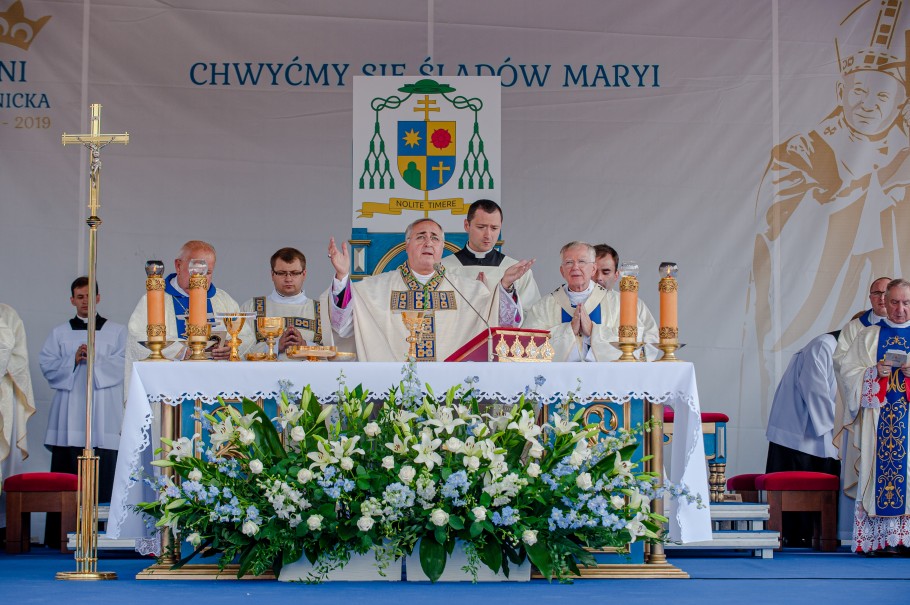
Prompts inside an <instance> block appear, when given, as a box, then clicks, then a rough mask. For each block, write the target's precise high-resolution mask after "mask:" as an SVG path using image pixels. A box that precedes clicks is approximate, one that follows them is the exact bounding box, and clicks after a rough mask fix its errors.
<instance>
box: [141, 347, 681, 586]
mask: <svg viewBox="0 0 910 605" xmlns="http://www.w3.org/2000/svg"><path fill="white" fill-rule="evenodd" d="M403 373H404V379H403V380H402V381H401V383H400V385H399V386H398V387H396V388H395V389H393V390H392V392H391V394H390V395H389V396H388V397H387V398H386V400H385V401H384V402H382V404H381V405H379V406H377V405H374V403H371V402H370V395H369V393H367V392H364V391H363V390H362V389H361V388H360V387H357V388H354V389H348V388H347V387H346V386H345V385H344V382H343V380H344V379H343V375H342V378H341V384H340V386H339V391H338V395H337V401H336V403H335V404H333V405H328V406H322V405H320V404H319V402H318V401H317V400H316V398H315V397H314V396H313V394H312V393H311V391H310V390H309V387H307V388H306V389H304V390H303V393H302V394H301V396H300V397H299V398H296V399H292V398H290V397H288V396H287V394H286V393H284V394H282V397H281V399H280V401H279V402H278V414H277V417H275V418H269V417H268V416H267V415H266V414H265V413H264V412H263V411H262V410H261V409H260V408H259V407H258V406H257V405H256V404H255V403H253V402H252V401H249V400H244V401H243V404H242V410H238V409H236V408H235V407H231V406H225V405H223V406H222V407H221V408H220V409H219V411H217V412H216V413H215V414H214V415H206V419H207V423H206V424H207V428H208V429H209V433H210V435H209V441H210V444H211V445H210V447H209V448H207V449H205V451H203V452H202V456H201V458H196V457H194V450H195V449H196V441H197V439H198V435H194V437H193V438H192V439H190V438H187V437H183V438H181V439H179V440H177V441H175V442H169V441H165V445H167V446H168V448H169V451H168V450H165V451H166V456H165V457H164V458H163V459H160V460H156V461H155V462H154V463H153V464H155V465H157V466H160V467H171V468H172V469H173V470H174V471H175V475H176V476H179V478H180V481H179V482H175V481H172V480H171V479H169V478H166V477H164V476H162V477H160V478H159V479H158V480H157V483H156V485H157V486H158V499H157V500H156V501H154V502H146V503H142V504H140V505H139V506H138V508H139V509H140V510H141V511H144V512H145V513H147V514H148V515H150V516H151V517H153V518H154V519H155V522H156V524H157V526H159V527H161V528H168V529H169V530H171V531H174V532H175V533H177V534H179V535H180V536H181V537H182V539H186V540H188V541H189V542H190V543H191V544H192V545H193V546H194V547H195V551H194V552H193V553H192V554H191V555H189V556H187V557H185V558H184V559H182V560H181V561H180V562H179V563H178V566H179V565H182V564H184V563H185V562H186V561H188V560H190V559H191V558H192V557H194V556H196V555H198V554H200V553H201V554H202V555H203V556H207V555H212V554H221V555H222V557H221V559H220V560H221V564H222V567H223V566H224V565H225V564H226V563H229V562H231V561H234V560H238V561H239V567H240V569H239V571H238V577H239V576H241V575H244V574H247V573H252V574H256V575H259V574H262V573H264V572H266V571H268V570H269V569H272V570H274V571H275V573H276V575H277V574H278V572H279V570H280V569H281V567H282V565H285V564H289V563H292V562H295V561H297V560H298V559H300V558H301V557H303V556H305V557H306V558H307V559H308V560H309V561H310V562H311V563H312V564H313V565H314V572H313V574H312V576H311V578H310V579H311V580H313V581H319V580H321V579H323V578H324V577H325V575H326V574H328V572H329V571H331V570H332V569H335V568H337V567H340V566H343V565H345V564H346V563H347V562H348V561H349V559H350V557H351V556H352V555H353V554H354V553H357V554H361V555H363V554H367V553H370V552H372V553H373V555H374V556H375V559H376V565H377V566H378V569H379V570H380V573H383V572H384V570H385V569H386V568H387V567H388V566H389V564H390V563H391V562H393V561H395V560H396V559H398V558H400V557H402V556H405V555H410V554H411V553H412V552H413V551H414V550H415V549H416V550H417V551H418V553H419V558H420V564H421V567H422V568H423V571H424V572H425V573H426V575H427V576H428V577H429V578H430V579H431V580H433V581H436V580H437V579H438V578H439V577H440V575H441V574H442V572H443V570H444V569H445V566H446V561H447V558H448V556H449V555H450V554H451V553H452V551H453V549H454V547H455V545H456V543H457V542H458V541H460V542H461V543H462V545H463V546H464V548H465V552H466V554H467V559H468V564H467V566H466V568H465V571H467V572H469V573H472V574H474V577H475V579H476V572H477V569H478V568H479V565H481V564H483V565H486V566H488V567H489V568H490V569H492V570H493V571H494V572H499V571H501V572H502V573H503V574H504V575H506V576H508V574H509V571H510V566H513V565H519V564H521V563H523V562H524V561H525V560H526V559H530V561H531V562H532V563H533V564H534V566H535V567H537V569H538V570H539V571H540V572H541V573H542V574H543V575H544V576H546V577H547V578H558V579H561V580H562V579H565V578H567V577H569V576H570V575H571V574H576V575H577V574H579V568H578V565H579V564H581V565H593V564H594V559H593V556H592V555H591V554H590V552H589V551H588V550H586V548H602V547H607V546H613V547H620V546H623V545H625V544H627V543H630V542H634V541H636V540H639V539H644V540H650V541H658V540H661V539H662V538H661V531H662V530H661V524H662V523H663V522H665V521H666V518H665V517H662V516H660V515H657V514H655V513H653V512H651V510H650V501H651V500H652V499H653V498H656V497H661V496H662V495H663V492H664V489H665V488H660V489H658V488H657V487H656V485H657V478H656V477H655V475H654V474H653V473H648V472H641V471H640V470H639V469H638V468H637V464H636V463H633V462H632V461H631V458H632V454H633V452H634V450H635V449H636V447H637V438H636V435H637V434H638V433H640V432H641V431H642V430H647V428H648V427H647V426H645V427H638V430H637V431H618V432H616V433H611V434H609V435H607V436H606V437H605V438H603V437H602V438H601V439H600V440H599V441H596V440H595V438H596V436H597V435H598V433H599V432H600V431H599V429H598V428H597V426H595V425H591V426H580V425H579V420H580V417H581V411H580V412H579V413H578V414H575V415H574V417H572V418H569V417H567V413H566V411H565V410H568V407H569V406H568V405H565V404H564V405H563V406H561V407H560V409H561V410H562V413H560V412H559V411H557V412H554V413H552V414H550V416H549V418H546V419H545V422H539V420H538V418H537V414H538V413H539V412H540V410H539V409H538V408H537V407H536V400H537V397H536V390H534V389H531V388H528V389H526V393H525V395H524V396H522V397H521V398H520V400H519V401H518V403H516V404H514V405H511V406H498V405H497V406H492V408H493V410H492V413H489V412H484V406H482V405H481V403H480V402H479V401H478V398H477V396H476V393H475V391H474V388H473V384H474V382H475V381H476V378H468V379H466V380H465V382H464V384H463V385H459V386H455V387H452V388H451V389H449V390H448V391H447V392H446V393H445V394H444V395H442V396H439V397H437V396H436V395H435V394H434V393H433V392H432V390H431V389H430V387H429V385H427V386H426V387H424V388H422V387H421V386H420V384H419V382H418V381H417V379H416V377H415V375H414V369H413V366H409V365H406V366H405V367H404V370H403ZM543 380H544V379H543V377H538V379H537V384H538V386H539V385H541V384H543ZM497 411H500V412H502V413H496V412H497ZM163 441H164V440H163ZM159 451H160V450H159ZM666 489H667V490H668V491H670V492H671V493H672V494H673V495H675V496H680V495H682V496H684V497H688V498H690V499H692V498H691V496H689V495H688V494H687V493H686V491H685V490H682V491H680V490H679V489H678V488H674V487H670V488H666Z"/></svg>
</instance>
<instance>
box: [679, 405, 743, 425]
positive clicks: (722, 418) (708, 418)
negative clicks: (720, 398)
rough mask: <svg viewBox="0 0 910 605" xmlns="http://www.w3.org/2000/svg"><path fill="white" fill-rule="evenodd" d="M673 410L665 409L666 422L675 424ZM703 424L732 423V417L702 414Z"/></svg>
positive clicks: (713, 413)
mask: <svg viewBox="0 0 910 605" xmlns="http://www.w3.org/2000/svg"><path fill="white" fill-rule="evenodd" d="M674 417H675V415H674V414H673V410H672V409H670V408H666V407H665V408H664V422H673V418H674ZM701 421H702V422H730V417H729V416H727V415H726V414H721V413H720V412H702V413H701Z"/></svg>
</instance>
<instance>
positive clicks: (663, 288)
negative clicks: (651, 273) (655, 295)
mask: <svg viewBox="0 0 910 605" xmlns="http://www.w3.org/2000/svg"><path fill="white" fill-rule="evenodd" d="M677 288H678V284H677V283H676V280H675V279H674V278H672V277H664V278H661V280H660V286H659V290H660V327H661V328H674V329H675V328H678V327H679V318H678V316H677V312H676V299H677Z"/></svg>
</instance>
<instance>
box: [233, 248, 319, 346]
mask: <svg viewBox="0 0 910 605" xmlns="http://www.w3.org/2000/svg"><path fill="white" fill-rule="evenodd" d="M269 262H270V264H271V274H272V284H273V285H274V286H275V287H274V289H273V290H272V292H271V293H270V294H269V295H268V296H256V297H253V298H251V299H250V300H248V301H246V302H245V303H243V305H241V307H240V308H241V309H242V310H243V311H244V312H248V313H255V314H256V316H257V317H284V318H285V322H284V325H285V328H284V332H283V333H282V334H281V338H279V339H278V352H279V354H281V353H285V351H286V350H287V348H288V347H291V346H306V345H331V344H332V330H331V327H330V323H329V319H328V317H329V315H328V305H327V297H328V293H324V294H323V295H322V296H320V297H319V299H312V298H309V297H308V296H307V295H306V291H305V290H304V289H303V285H304V282H305V281H306V257H305V256H304V255H303V252H301V251H300V250H297V249H296V248H282V249H280V250H278V251H277V252H275V254H273V255H272V258H271V259H270V261H269ZM252 323H254V324H255V322H252ZM265 339H266V338H265V336H263V335H261V334H260V333H259V330H258V328H257V329H256V341H257V346H259V347H261V346H263V345H262V344H261V343H263V342H264V341H265Z"/></svg>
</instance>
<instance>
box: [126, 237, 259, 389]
mask: <svg viewBox="0 0 910 605" xmlns="http://www.w3.org/2000/svg"><path fill="white" fill-rule="evenodd" d="M196 258H198V259H204V260H205V261H206V263H208V267H209V270H208V275H207V276H206V278H207V279H208V285H209V287H208V292H207V299H208V300H207V303H206V305H207V309H208V313H209V314H210V315H211V314H213V313H238V312H240V305H238V304H237V301H235V300H234V299H233V298H231V296H230V294H228V293H227V292H225V291H224V290H222V289H220V288H216V287H215V285H214V284H213V283H212V274H213V273H214V271H215V260H216V257H215V248H213V247H212V245H211V244H208V243H206V242H203V241H200V240H191V241H188V242H187V243H185V244H183V247H182V248H181V249H180V253H179V254H178V256H177V258H176V259H175V260H174V269H175V272H174V273H171V274H170V275H168V276H167V277H165V278H164V323H165V326H166V329H167V340H172V341H174V343H173V344H172V345H170V346H168V347H167V348H165V349H163V350H162V351H161V352H162V353H163V354H164V356H165V357H167V358H168V359H173V360H182V359H184V358H185V357H187V356H188V348H187V347H186V322H185V319H183V318H182V317H181V316H185V315H187V314H188V308H189V304H190V299H189V293H188V289H189V285H190V270H189V263H190V260H192V259H196ZM147 325H148V307H147V302H146V299H145V295H144V294H143V295H142V298H141V299H139V303H138V304H137V305H136V308H135V310H134V311H133V314H132V315H131V316H130V322H129V326H128V327H129V339H128V342H127V348H126V389H128V388H129V380H130V372H131V371H132V368H133V362H135V361H141V360H143V359H145V358H146V357H148V355H149V350H148V349H146V348H145V347H143V346H142V345H141V344H139V343H140V341H144V340H145V339H146V338H147V336H146V326H147ZM240 338H241V339H242V340H243V345H242V346H241V349H240V352H241V354H242V353H244V352H246V351H247V350H248V349H249V347H250V346H251V345H252V343H254V342H255V336H254V335H253V328H252V327H251V326H250V325H248V324H245V325H244V326H243V329H242V330H241V331H240ZM211 353H212V357H213V358H214V359H227V358H228V356H229V355H230V353H231V349H230V347H229V346H227V345H222V346H220V347H216V348H214V349H212V351H211Z"/></svg>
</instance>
